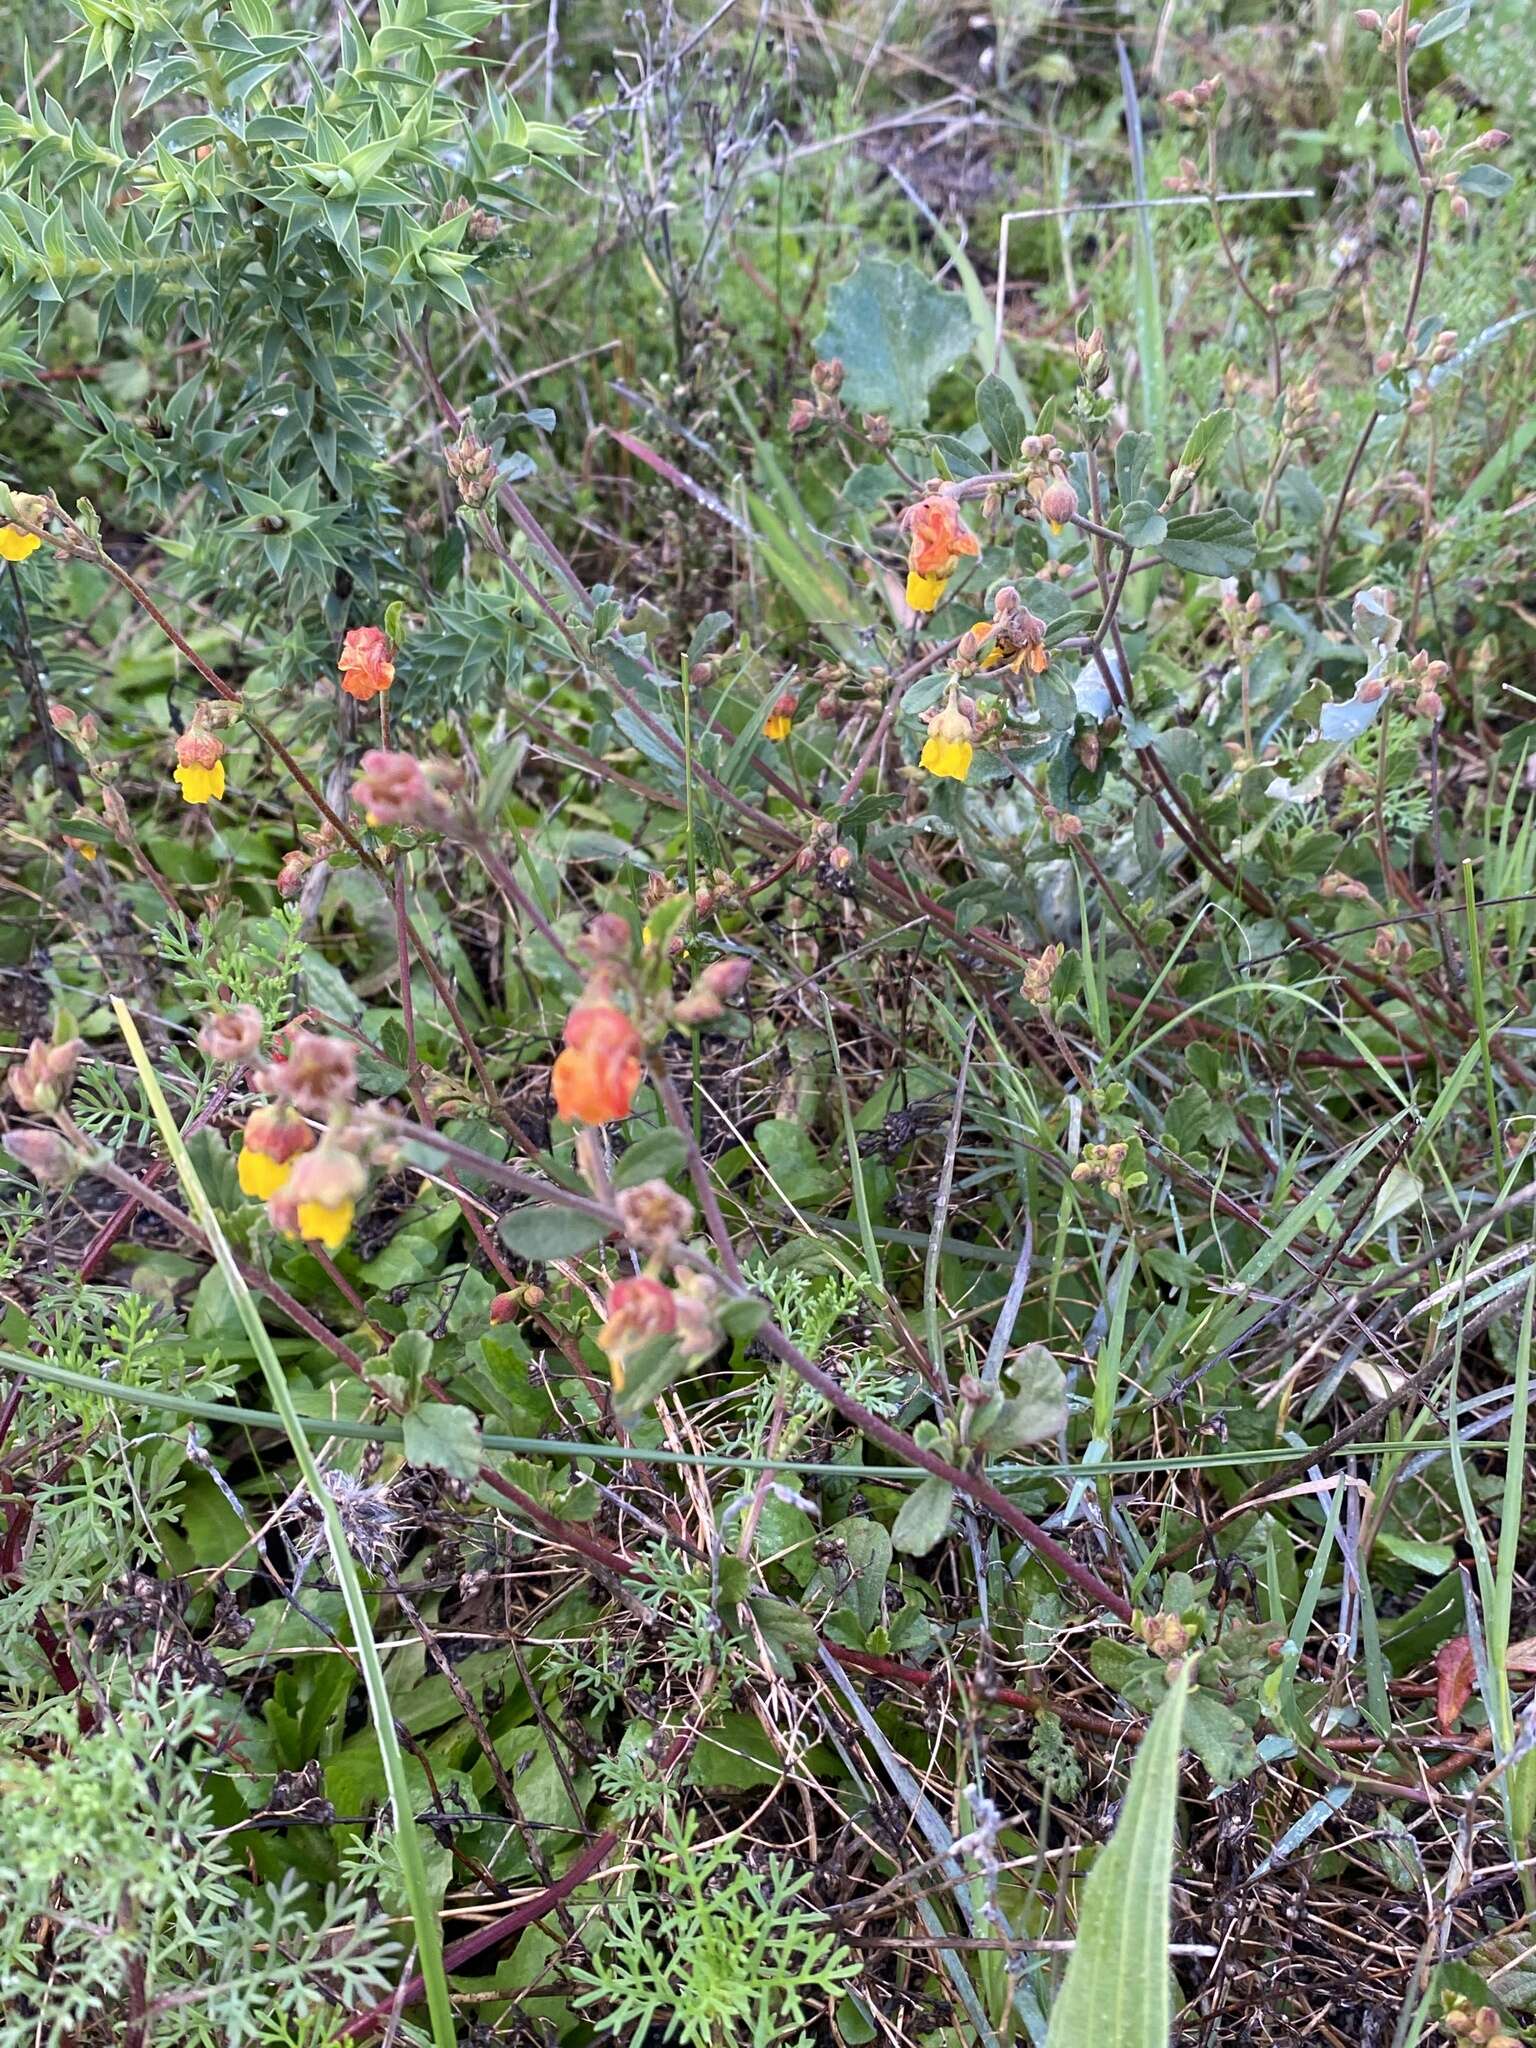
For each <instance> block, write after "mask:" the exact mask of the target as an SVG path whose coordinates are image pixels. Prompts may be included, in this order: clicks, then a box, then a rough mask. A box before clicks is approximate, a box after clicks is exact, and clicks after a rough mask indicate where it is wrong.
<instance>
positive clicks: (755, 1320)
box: [715, 1294, 768, 1339]
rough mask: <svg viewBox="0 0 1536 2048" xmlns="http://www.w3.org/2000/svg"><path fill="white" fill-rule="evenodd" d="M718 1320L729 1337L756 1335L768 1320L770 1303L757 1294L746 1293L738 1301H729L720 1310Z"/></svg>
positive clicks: (743, 1337)
mask: <svg viewBox="0 0 1536 2048" xmlns="http://www.w3.org/2000/svg"><path fill="white" fill-rule="evenodd" d="M715 1320H716V1322H718V1323H719V1325H720V1327H721V1329H722V1330H723V1331H724V1332H725V1334H726V1336H727V1337H738V1338H742V1339H745V1338H748V1337H755V1336H756V1335H757V1333H758V1331H759V1330H760V1329H761V1328H762V1327H763V1324H764V1323H765V1322H767V1320H768V1304H767V1302H766V1301H759V1300H758V1298H757V1296H756V1295H755V1294H754V1295H744V1296H743V1297H742V1298H741V1299H740V1300H738V1301H727V1302H725V1303H723V1304H722V1305H721V1307H720V1309H719V1310H718V1312H717V1314H716V1317H715Z"/></svg>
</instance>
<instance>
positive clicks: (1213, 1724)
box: [1184, 1687, 1259, 1786]
mask: <svg viewBox="0 0 1536 2048" xmlns="http://www.w3.org/2000/svg"><path fill="white" fill-rule="evenodd" d="M1184 1740H1185V1742H1186V1743H1187V1744H1188V1745H1189V1747H1190V1748H1191V1749H1192V1750H1193V1751H1194V1753H1195V1755H1196V1756H1197V1757H1199V1759H1200V1761H1201V1763H1203V1764H1204V1765H1205V1768H1206V1769H1207V1771H1209V1772H1210V1774H1211V1782H1212V1783H1213V1784H1216V1785H1223V1786H1225V1785H1235V1784H1237V1782H1238V1781H1239V1779H1241V1778H1246V1777H1247V1776H1248V1775H1249V1773H1250V1772H1251V1771H1256V1770H1257V1769H1258V1766H1259V1752H1258V1750H1257V1749H1256V1748H1255V1747H1254V1741H1253V1735H1252V1733H1251V1731H1250V1730H1249V1728H1248V1726H1247V1723H1246V1722H1244V1721H1243V1720H1242V1718H1241V1717H1240V1716H1239V1715H1237V1714H1235V1713H1233V1711H1232V1709H1231V1708H1230V1707H1228V1706H1224V1705H1223V1704H1222V1702H1221V1701H1220V1700H1219V1699H1217V1697H1216V1695H1215V1694H1214V1693H1209V1692H1201V1691H1200V1689H1199V1688H1198V1687H1196V1689H1195V1690H1194V1691H1193V1692H1192V1693H1191V1694H1190V1696H1189V1702H1188V1705H1187V1706H1186V1708H1185V1710H1184Z"/></svg>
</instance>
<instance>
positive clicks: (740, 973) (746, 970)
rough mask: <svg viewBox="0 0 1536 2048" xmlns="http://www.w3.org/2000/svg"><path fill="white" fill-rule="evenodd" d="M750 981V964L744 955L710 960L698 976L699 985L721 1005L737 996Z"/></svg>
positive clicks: (732, 954)
mask: <svg viewBox="0 0 1536 2048" xmlns="http://www.w3.org/2000/svg"><path fill="white" fill-rule="evenodd" d="M751 979H752V962H751V961H750V960H749V959H748V958H747V956H746V954H745V953H731V954H729V955H728V956H727V957H726V958H725V959H723V960H711V962H710V963H709V965H708V966H707V967H706V968H705V969H704V971H703V973H702V974H701V975H700V976H699V981H700V983H701V985H702V986H703V987H704V988H706V989H708V990H709V993H710V994H711V995H712V996H718V998H719V999H720V1001H721V1002H722V1003H728V1002H730V1001H731V1000H732V998H733V997H735V996H739V995H740V994H741V992H742V990H743V989H744V988H745V987H746V985H747V983H748V982H749V981H750V980H751Z"/></svg>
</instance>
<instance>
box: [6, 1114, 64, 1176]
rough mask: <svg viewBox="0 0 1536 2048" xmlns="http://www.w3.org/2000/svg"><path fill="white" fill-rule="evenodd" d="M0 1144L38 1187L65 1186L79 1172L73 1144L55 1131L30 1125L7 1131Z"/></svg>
mask: <svg viewBox="0 0 1536 2048" xmlns="http://www.w3.org/2000/svg"><path fill="white" fill-rule="evenodd" d="M0 1144H3V1145H4V1147H5V1150H6V1151H7V1152H8V1153H9V1154H10V1156H11V1157H12V1158H13V1159H14V1160H15V1161H16V1164H17V1165H18V1166H22V1167H25V1169H26V1170H27V1172H28V1173H30V1174H31V1176H32V1178H33V1179H34V1180H35V1181H36V1182H37V1184H38V1186H39V1187H44V1188H67V1187H68V1186H69V1184H70V1182H71V1181H72V1180H73V1179H74V1177H75V1175H76V1173H77V1172H78V1171H79V1166H80V1162H79V1159H78V1157H77V1155H76V1153H75V1150H74V1147H73V1146H72V1145H69V1144H67V1143H66V1142H65V1140H64V1139H63V1138H61V1137H60V1135H59V1133H58V1132H57V1131H48V1130H42V1129H37V1128H33V1127H26V1128H22V1129H19V1130H14V1131H7V1132H6V1134H5V1136H4V1138H3V1139H0Z"/></svg>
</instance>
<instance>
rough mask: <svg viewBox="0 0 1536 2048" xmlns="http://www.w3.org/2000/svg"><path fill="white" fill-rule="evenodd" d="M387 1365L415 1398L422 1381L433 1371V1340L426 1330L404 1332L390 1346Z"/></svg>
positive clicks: (386, 1357)
mask: <svg viewBox="0 0 1536 2048" xmlns="http://www.w3.org/2000/svg"><path fill="white" fill-rule="evenodd" d="M385 1363H386V1366H387V1368H388V1370H389V1371H390V1372H392V1373H394V1374H395V1375H396V1377H397V1378H399V1379H401V1380H403V1381H404V1383H405V1385H406V1386H407V1387H408V1388H409V1390H410V1392H411V1394H412V1395H413V1396H414V1394H415V1393H416V1390H417V1388H418V1387H420V1385H421V1383H422V1380H423V1379H424V1378H425V1377H426V1375H427V1374H428V1373H429V1372H430V1371H431V1370H432V1339H431V1338H430V1337H429V1336H428V1335H427V1333H426V1331H425V1330H402V1331H401V1333H400V1335H399V1336H398V1337H397V1338H396V1339H395V1341H394V1343H393V1344H391V1345H390V1347H389V1350H388V1352H387V1353H386V1355H385Z"/></svg>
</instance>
